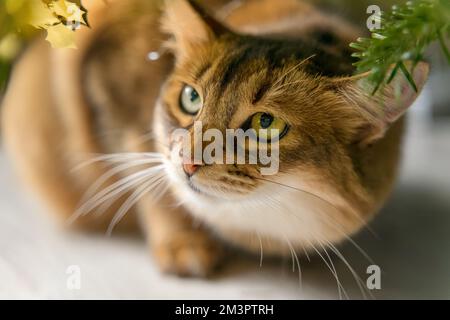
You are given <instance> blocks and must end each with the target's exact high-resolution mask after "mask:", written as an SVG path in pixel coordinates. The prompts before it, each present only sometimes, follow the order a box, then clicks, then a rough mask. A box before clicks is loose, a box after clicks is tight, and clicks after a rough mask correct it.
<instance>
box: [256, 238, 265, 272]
mask: <svg viewBox="0 0 450 320" xmlns="http://www.w3.org/2000/svg"><path fill="white" fill-rule="evenodd" d="M257 237H258V240H259V254H260V255H259V267H260V268H262V266H263V259H264V249H263V243H262V239H261V235H260V234H259V233H257Z"/></svg>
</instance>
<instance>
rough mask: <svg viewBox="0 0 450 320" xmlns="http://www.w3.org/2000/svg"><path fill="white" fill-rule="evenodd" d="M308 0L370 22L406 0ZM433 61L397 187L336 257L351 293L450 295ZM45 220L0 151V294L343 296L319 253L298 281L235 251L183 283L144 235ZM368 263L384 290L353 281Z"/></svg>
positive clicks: (448, 117) (445, 109)
mask: <svg viewBox="0 0 450 320" xmlns="http://www.w3.org/2000/svg"><path fill="white" fill-rule="evenodd" d="M0 1H3V0H0ZM216 1H217V2H220V3H226V2H227V1H226V0H216ZM281 1H282V0H281ZM312 2H314V3H316V4H318V5H319V6H321V7H322V8H324V10H328V11H330V12H333V13H334V14H337V15H340V16H344V17H347V18H348V19H351V20H352V21H353V22H354V23H356V24H358V25H365V23H366V19H367V17H368V15H367V14H366V8H367V6H368V5H371V4H377V5H379V6H380V7H381V8H382V9H388V8H389V7H390V6H391V5H392V4H393V3H399V2H400V3H401V2H402V1H371V0H364V1H358V2H355V1H350V0H349V1H339V0H328V1H327V0H316V1H312ZM428 60H429V61H430V62H431V65H432V74H431V78H430V80H429V82H428V85H427V87H426V88H425V90H424V92H423V94H422V95H421V97H420V99H419V100H418V101H417V102H416V103H415V105H414V106H413V107H412V108H411V110H410V112H409V126H408V134H407V139H406V143H405V146H404V156H403V164H402V170H401V175H400V179H399V181H398V184H397V187H396V189H395V192H394V194H393V195H392V197H391V199H390V200H389V202H388V203H387V205H386V206H385V208H384V209H383V210H382V212H381V213H380V215H379V216H377V218H376V219H375V220H374V221H373V222H372V223H371V224H370V226H369V227H368V228H367V229H365V230H363V231H362V232H361V233H360V234H358V235H357V236H355V237H354V238H353V242H354V243H352V242H351V241H349V242H347V243H344V244H342V245H340V246H339V249H340V250H341V252H342V255H343V256H344V257H345V261H343V260H341V259H338V258H336V259H334V261H333V262H334V265H335V268H336V272H337V274H338V276H339V281H340V283H341V284H342V287H343V288H345V289H346V292H347V294H348V296H349V297H350V298H355V299H359V298H364V297H368V298H370V296H371V295H373V297H375V298H378V299H383V298H387V299H412V298H419V299H431V298H437V299H449V298H450V90H449V83H450V68H449V67H448V65H447V62H446V61H445V59H444V57H443V55H442V53H441V51H440V50H439V48H438V47H433V48H431V49H430V50H429V52H428ZM46 217H47V215H46V214H45V208H43V207H41V206H40V205H39V202H38V201H37V200H36V199H34V198H33V196H32V195H30V194H28V193H26V192H25V191H24V190H23V188H22V186H21V185H20V183H19V182H18V180H17V177H16V176H15V175H14V173H13V172H12V170H11V164H10V163H9V162H8V159H7V157H6V155H5V154H4V153H3V151H2V149H1V148H0V298H3V299H5V298H6V299H7V298H13V299H16V298H32V299H39V298H44V299H47V298H49V299H61V298H62V299H64V298H75V299H90V298H106V299H211V298H214V299H315V298H318V299H335V298H339V292H338V286H337V281H336V279H335V278H334V277H333V275H332V273H331V272H330V270H329V269H328V268H327V266H326V265H325V264H324V263H323V261H322V260H321V259H320V257H311V260H310V261H309V260H308V259H306V258H303V259H302V260H301V265H302V281H301V284H300V283H299V275H298V270H295V271H294V272H293V271H292V265H291V260H290V259H286V260H284V261H271V260H266V259H264V260H263V264H262V266H260V261H259V257H246V256H243V255H241V254H238V253H236V259H232V260H233V261H232V263H229V264H227V265H226V266H225V267H224V268H223V270H222V271H221V272H220V273H219V274H217V275H216V276H215V277H213V278H212V279H210V280H199V279H177V278H174V277H170V276H165V275H161V274H160V273H159V272H158V270H157V269H156V268H155V265H154V264H153V263H152V261H151V259H152V258H151V256H150V255H149V253H148V252H147V248H146V245H145V243H144V242H143V241H142V239H134V238H120V237H113V238H108V237H106V236H102V235H97V236H92V235H89V236H87V235H82V234H75V233H67V232H62V231H61V230H58V229H57V228H55V227H54V225H53V224H52V221H51V220H50V219H47V218H46ZM361 251H364V254H363V253H362V252H361ZM367 256H369V257H370V259H369V257H367ZM372 264H376V265H378V266H379V267H380V269H381V271H382V277H381V289H380V290H373V291H371V292H367V290H363V292H361V290H360V288H359V287H358V285H357V280H355V277H360V278H361V281H362V282H363V284H365V282H366V279H367V278H368V276H369V275H368V274H367V272H366V271H367V267H368V266H369V265H372ZM73 266H75V267H77V268H79V269H78V270H79V271H80V275H81V282H80V284H81V286H80V287H79V288H73V287H71V286H70V285H68V281H70V276H71V275H73V270H74V269H73V268H72V267H73ZM351 269H352V270H351Z"/></svg>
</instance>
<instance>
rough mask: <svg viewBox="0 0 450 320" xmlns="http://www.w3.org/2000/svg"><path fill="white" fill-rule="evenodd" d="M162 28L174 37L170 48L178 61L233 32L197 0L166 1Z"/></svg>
mask: <svg viewBox="0 0 450 320" xmlns="http://www.w3.org/2000/svg"><path fill="white" fill-rule="evenodd" d="M162 28H163V30H164V31H165V32H166V33H168V34H169V35H171V36H172V39H171V40H170V41H169V42H168V47H169V48H170V49H171V50H172V51H173V52H174V53H175V55H176V57H177V60H178V61H183V60H184V59H185V58H186V57H188V56H190V55H192V54H195V51H196V50H198V48H199V47H200V46H202V45H204V44H205V43H208V42H211V41H214V39H216V38H217V37H219V36H220V35H222V34H224V33H229V32H231V31H230V30H229V29H228V28H226V27H225V26H224V25H222V24H221V23H220V22H219V21H217V20H216V19H215V18H214V17H213V16H212V15H210V14H209V13H208V12H207V11H206V10H205V9H204V8H203V7H201V6H200V5H199V4H198V3H197V2H196V1H195V0H165V12H164V15H163V19H162Z"/></svg>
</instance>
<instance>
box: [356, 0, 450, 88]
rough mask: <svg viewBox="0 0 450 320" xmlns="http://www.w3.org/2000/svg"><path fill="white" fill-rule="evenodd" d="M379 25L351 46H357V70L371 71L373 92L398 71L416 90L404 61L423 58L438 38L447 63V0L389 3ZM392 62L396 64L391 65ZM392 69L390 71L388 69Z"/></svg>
mask: <svg viewBox="0 0 450 320" xmlns="http://www.w3.org/2000/svg"><path fill="white" fill-rule="evenodd" d="M380 22H381V29H379V30H374V31H372V37H371V38H359V39H358V40H357V42H355V43H352V44H350V46H351V47H352V48H354V49H356V50H357V52H355V53H354V54H353V56H354V57H356V58H359V61H358V62H356V63H355V66H356V67H357V72H358V73H364V72H368V71H371V74H370V76H369V81H370V82H371V83H373V85H374V88H375V90H374V92H373V93H376V91H377V90H378V89H379V88H380V87H381V86H383V85H385V84H386V83H389V82H391V81H392V80H393V79H394V77H395V76H396V75H397V74H398V72H399V71H401V72H402V73H403V74H404V75H405V76H406V78H407V79H408V81H409V83H410V84H411V86H412V87H413V88H414V89H415V90H417V88H416V85H415V83H414V79H413V77H412V76H411V74H412V70H408V69H407V68H406V66H405V62H406V61H413V62H414V64H413V66H412V68H414V66H415V64H417V63H418V62H419V61H421V60H423V56H424V54H425V51H426V49H427V48H428V47H429V46H430V44H431V43H433V42H436V41H437V42H439V43H440V46H441V48H442V51H443V52H444V55H445V56H446V58H447V60H448V63H449V64H450V52H449V49H448V48H447V46H446V43H445V40H446V39H448V38H449V36H450V0H412V1H408V2H407V3H405V4H404V5H401V6H394V7H392V11H391V12H390V13H383V14H382V16H381V21H380ZM392 66H395V67H394V68H393V69H392ZM391 69H392V70H393V71H392V72H391V73H390V74H389V70H391Z"/></svg>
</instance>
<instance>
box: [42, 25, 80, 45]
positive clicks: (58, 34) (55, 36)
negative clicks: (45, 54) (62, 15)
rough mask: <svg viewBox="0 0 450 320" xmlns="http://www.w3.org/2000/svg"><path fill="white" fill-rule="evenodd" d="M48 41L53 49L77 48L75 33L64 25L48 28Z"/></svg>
mask: <svg viewBox="0 0 450 320" xmlns="http://www.w3.org/2000/svg"><path fill="white" fill-rule="evenodd" d="M46 40H47V41H48V42H50V43H51V45H52V47H53V48H76V45H75V32H73V31H72V30H70V29H69V28H67V27H66V26H65V25H63V24H58V25H56V26H51V27H49V28H47V38H46Z"/></svg>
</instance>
